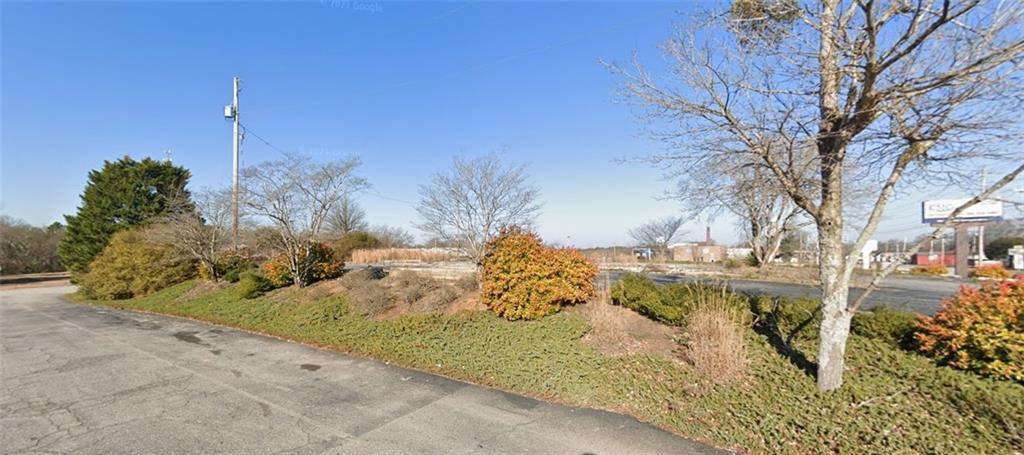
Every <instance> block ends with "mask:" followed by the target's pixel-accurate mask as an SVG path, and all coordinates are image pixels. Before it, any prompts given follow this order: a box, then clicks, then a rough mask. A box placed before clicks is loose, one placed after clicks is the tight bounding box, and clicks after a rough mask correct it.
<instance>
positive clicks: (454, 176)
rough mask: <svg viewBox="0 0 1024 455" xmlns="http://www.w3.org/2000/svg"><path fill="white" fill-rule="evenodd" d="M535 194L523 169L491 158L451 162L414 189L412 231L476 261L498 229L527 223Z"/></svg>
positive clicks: (534, 209)
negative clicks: (417, 219) (460, 250)
mask: <svg viewBox="0 0 1024 455" xmlns="http://www.w3.org/2000/svg"><path fill="white" fill-rule="evenodd" d="M538 194H539V193H538V190H537V189H536V188H534V187H533V186H531V185H530V184H529V182H528V181H527V176H526V167H525V166H524V165H519V166H515V165H505V164H503V163H502V162H501V159H500V158H498V157H497V156H495V155H489V156H485V157H481V158H476V159H472V160H463V159H459V158H456V159H455V160H453V162H452V167H451V169H450V170H449V171H447V172H437V173H435V174H434V176H433V178H432V179H431V182H430V184H429V185H422V186H420V202H419V205H418V206H417V207H416V211H417V212H418V213H419V216H420V223H419V225H418V227H419V228H420V229H421V230H423V231H424V232H427V233H429V234H431V235H433V236H435V237H437V238H438V239H440V240H442V241H446V242H452V243H454V244H457V245H459V246H460V247H461V248H463V249H464V250H465V251H466V253H467V254H468V255H469V256H470V257H472V258H473V259H474V260H475V261H477V262H478V263H479V262H480V259H481V257H482V255H483V250H484V245H485V244H486V243H487V242H488V241H489V240H490V239H491V238H492V237H493V236H495V235H496V234H497V233H498V232H499V231H500V230H501V229H502V228H505V227H510V226H521V227H528V226H531V225H532V224H533V222H534V219H535V218H536V216H537V213H538V211H540V205H539V204H538V203H537V197H538Z"/></svg>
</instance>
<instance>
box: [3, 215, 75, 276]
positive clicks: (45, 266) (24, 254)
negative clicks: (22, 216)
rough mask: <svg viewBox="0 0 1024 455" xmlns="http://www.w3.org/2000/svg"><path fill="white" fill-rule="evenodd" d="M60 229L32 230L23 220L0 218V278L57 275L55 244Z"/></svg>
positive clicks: (59, 226)
mask: <svg viewBox="0 0 1024 455" xmlns="http://www.w3.org/2000/svg"><path fill="white" fill-rule="evenodd" d="M63 237H64V225H62V224H60V223H53V224H51V225H49V226H46V227H37V226H32V225H30V224H28V223H26V222H25V221H23V220H19V219H16V218H11V217H9V216H6V215H2V216H0V274H3V275H17V274H21V273H42V272H60V271H63V270H64V266H63V265H61V263H60V257H58V256H57V244H58V243H60V240H61V238H63Z"/></svg>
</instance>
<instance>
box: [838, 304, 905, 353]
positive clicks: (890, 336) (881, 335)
mask: <svg viewBox="0 0 1024 455" xmlns="http://www.w3.org/2000/svg"><path fill="white" fill-rule="evenodd" d="M916 320H917V317H916V316H914V314H913V313H911V312H909V311H902V310H897V309H895V308H889V307H886V306H880V307H875V308H872V309H870V310H868V311H862V312H860V313H857V314H856V315H854V316H853V323H852V325H851V330H852V331H853V333H854V334H855V335H859V336H862V337H865V338H871V339H875V340H882V341H884V342H886V343H889V344H891V345H893V346H903V347H909V346H910V345H911V344H912V343H913V334H914V322H915V321H916Z"/></svg>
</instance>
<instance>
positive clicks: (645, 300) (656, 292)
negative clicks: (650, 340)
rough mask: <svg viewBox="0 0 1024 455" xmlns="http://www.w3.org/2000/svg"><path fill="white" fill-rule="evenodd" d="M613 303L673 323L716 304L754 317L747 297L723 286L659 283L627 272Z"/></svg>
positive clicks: (615, 289)
mask: <svg viewBox="0 0 1024 455" xmlns="http://www.w3.org/2000/svg"><path fill="white" fill-rule="evenodd" d="M611 294H612V303H614V304H616V305H621V306H624V307H626V308H629V309H631V310H633V311H636V312H637V313H640V314H642V315H644V316H647V317H649V318H651V319H654V320H656V321H659V322H663V323H665V324H669V325H678V326H681V325H683V324H684V322H685V319H686V316H687V315H688V314H689V313H690V312H691V311H693V309H694V308H697V307H698V306H701V305H705V304H713V305H715V306H716V307H718V308H722V309H728V310H730V312H731V313H733V314H734V315H735V316H736V317H737V320H738V321H740V322H743V323H746V322H749V320H750V308H749V307H750V304H749V303H748V301H747V299H746V297H744V296H742V295H739V294H736V293H734V292H732V291H729V290H727V289H725V288H724V287H721V286H713V285H707V284H700V283H672V284H665V285H658V284H655V283H654V282H653V281H651V279H650V278H647V277H645V276H643V275H640V274H636V273H627V274H626V275H625V276H623V277H622V280H620V281H619V282H618V283H616V284H615V286H612V291H611Z"/></svg>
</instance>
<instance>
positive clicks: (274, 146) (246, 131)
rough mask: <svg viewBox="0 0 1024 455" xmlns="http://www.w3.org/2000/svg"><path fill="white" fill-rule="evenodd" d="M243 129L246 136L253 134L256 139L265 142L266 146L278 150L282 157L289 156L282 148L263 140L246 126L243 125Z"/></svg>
mask: <svg viewBox="0 0 1024 455" xmlns="http://www.w3.org/2000/svg"><path fill="white" fill-rule="evenodd" d="M241 127H242V130H244V131H245V134H251V135H252V136H253V137H255V138H256V139H259V140H260V142H263V143H264V144H266V145H267V147H270V148H272V149H274V150H276V151H277V152H278V153H280V154H282V155H287V154H288V152H285V151H284V150H281V149H280V148H278V147H277V146H276V145H274V144H271V143H270V141H268V140H266V139H263V137H262V136H260V135H259V134H256V132H255V131H253V130H251V129H250V128H249V127H248V126H245V124H241Z"/></svg>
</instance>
